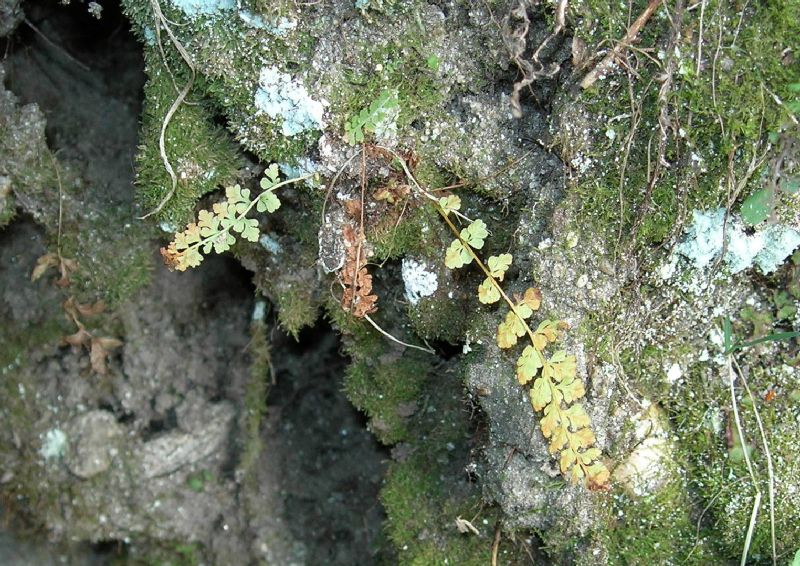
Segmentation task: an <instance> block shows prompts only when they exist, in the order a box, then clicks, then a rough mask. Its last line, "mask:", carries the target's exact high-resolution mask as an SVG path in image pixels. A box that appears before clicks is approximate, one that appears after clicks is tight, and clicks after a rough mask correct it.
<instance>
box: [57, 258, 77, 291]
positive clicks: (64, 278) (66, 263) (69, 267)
mask: <svg viewBox="0 0 800 566" xmlns="http://www.w3.org/2000/svg"><path fill="white" fill-rule="evenodd" d="M58 269H59V271H60V272H61V277H60V278H59V279H57V280H56V285H58V286H59V287H67V286H68V285H69V284H70V279H69V276H70V274H72V273H74V272H75V271H77V269H78V262H77V261H75V260H74V259H67V258H65V257H62V258H61V261H60V264H59V267H58Z"/></svg>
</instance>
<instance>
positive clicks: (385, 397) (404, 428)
mask: <svg viewBox="0 0 800 566" xmlns="http://www.w3.org/2000/svg"><path fill="white" fill-rule="evenodd" d="M424 355H425V354H416V353H414V354H406V355H405V356H403V357H402V358H400V359H399V360H397V361H395V362H392V363H386V364H378V365H375V364H370V363H369V362H368V361H361V362H356V363H353V364H352V365H350V367H349V368H348V370H347V375H346V377H345V382H344V386H345V391H346V393H347V396H348V398H349V399H350V400H351V401H352V402H353V404H354V405H355V406H356V407H358V408H359V409H361V410H362V411H364V412H365V413H366V414H367V416H369V418H370V429H371V430H372V432H373V433H374V434H375V435H376V436H377V437H378V439H379V440H380V441H381V442H383V443H384V444H394V443H396V442H400V441H402V440H408V439H409V432H410V431H409V428H408V417H409V416H410V414H413V413H414V412H416V411H417V410H419V407H418V402H419V395H420V392H421V390H422V386H423V383H424V381H425V380H426V379H427V376H428V373H429V371H430V363H429V361H428V360H424V359H422V356H424Z"/></svg>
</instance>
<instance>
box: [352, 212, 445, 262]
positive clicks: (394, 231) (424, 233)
mask: <svg viewBox="0 0 800 566" xmlns="http://www.w3.org/2000/svg"><path fill="white" fill-rule="evenodd" d="M397 208H399V209H400V210H397ZM393 212H395V213H396V214H387V215H385V216H386V217H387V219H382V221H381V222H380V224H379V225H378V226H375V227H374V228H373V229H372V230H371V231H370V232H369V233H368V234H367V239H368V241H369V242H370V243H371V244H372V245H373V247H374V252H375V257H374V258H373V261H383V260H386V259H394V258H399V257H403V256H405V255H408V254H415V255H424V254H430V253H433V252H435V251H437V249H436V244H437V242H434V241H431V238H430V237H428V235H429V234H432V233H433V227H434V226H436V224H438V222H439V215H438V214H437V213H436V211H435V210H434V209H433V208H432V207H430V206H427V205H422V206H421V207H418V208H414V209H411V210H408V211H406V212H405V213H403V212H402V205H399V204H398V206H397V207H395V210H394V211H393ZM399 214H402V215H403V216H401V217H399V218H395V217H396V216H397V215H399ZM387 220H388V221H387Z"/></svg>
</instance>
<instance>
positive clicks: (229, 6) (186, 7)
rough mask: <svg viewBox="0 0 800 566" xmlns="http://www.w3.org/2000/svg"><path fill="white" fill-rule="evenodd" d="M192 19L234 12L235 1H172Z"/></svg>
mask: <svg viewBox="0 0 800 566" xmlns="http://www.w3.org/2000/svg"><path fill="white" fill-rule="evenodd" d="M170 1H171V2H172V4H173V5H174V6H175V7H176V8H179V9H181V10H182V11H183V12H184V13H185V14H186V15H187V16H189V17H190V18H197V17H199V16H218V15H220V12H224V11H228V10H234V9H235V8H236V2H235V0H170Z"/></svg>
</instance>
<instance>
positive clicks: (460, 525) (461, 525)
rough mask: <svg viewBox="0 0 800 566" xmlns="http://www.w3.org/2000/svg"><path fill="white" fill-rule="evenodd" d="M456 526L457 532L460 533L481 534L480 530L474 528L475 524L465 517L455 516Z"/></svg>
mask: <svg viewBox="0 0 800 566" xmlns="http://www.w3.org/2000/svg"><path fill="white" fill-rule="evenodd" d="M456 528H457V529H458V532H459V533H461V534H467V533H472V534H474V535H478V536H480V535H481V533H480V531H479V530H478V529H476V528H475V525H473V524H472V523H470V522H469V521H467V520H466V519H462V518H461V517H456Z"/></svg>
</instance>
